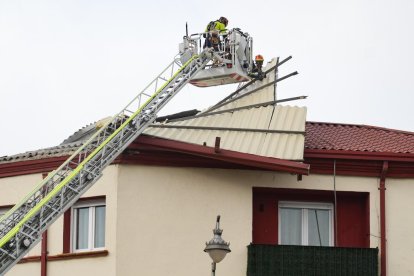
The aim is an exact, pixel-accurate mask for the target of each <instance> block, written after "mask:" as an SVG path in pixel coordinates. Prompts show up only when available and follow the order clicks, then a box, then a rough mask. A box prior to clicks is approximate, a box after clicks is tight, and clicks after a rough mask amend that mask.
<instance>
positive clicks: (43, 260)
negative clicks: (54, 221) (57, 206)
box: [40, 230, 48, 276]
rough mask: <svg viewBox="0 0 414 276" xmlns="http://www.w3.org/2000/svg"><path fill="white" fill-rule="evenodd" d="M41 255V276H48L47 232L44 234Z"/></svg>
mask: <svg viewBox="0 0 414 276" xmlns="http://www.w3.org/2000/svg"><path fill="white" fill-rule="evenodd" d="M41 250H42V251H41V255H40V276H46V275H47V253H48V252H47V230H46V231H45V232H44V233H43V234H42V249H41Z"/></svg>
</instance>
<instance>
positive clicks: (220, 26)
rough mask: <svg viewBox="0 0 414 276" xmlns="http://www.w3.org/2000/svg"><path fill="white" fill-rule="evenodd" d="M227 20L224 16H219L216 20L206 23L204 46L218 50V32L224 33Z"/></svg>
mask: <svg viewBox="0 0 414 276" xmlns="http://www.w3.org/2000/svg"><path fill="white" fill-rule="evenodd" d="M228 23H229V21H228V20H227V18H225V17H223V16H222V17H220V18H219V19H218V20H215V21H211V22H210V23H208V25H207V27H206V30H205V31H204V32H205V34H203V37H204V38H205V39H206V40H205V42H204V48H211V47H213V48H214V51H218V50H219V45H220V36H219V34H223V33H226V31H227V29H226V27H227V24H228Z"/></svg>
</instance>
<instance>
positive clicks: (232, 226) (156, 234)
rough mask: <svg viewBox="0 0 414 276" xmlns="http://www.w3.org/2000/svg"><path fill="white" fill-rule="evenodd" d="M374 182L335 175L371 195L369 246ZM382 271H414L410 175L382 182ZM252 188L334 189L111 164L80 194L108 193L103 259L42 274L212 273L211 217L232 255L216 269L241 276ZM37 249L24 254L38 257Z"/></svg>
mask: <svg viewBox="0 0 414 276" xmlns="http://www.w3.org/2000/svg"><path fill="white" fill-rule="evenodd" d="M41 178H42V176H41V174H36V175H28V176H19V177H10V178H1V179H0V190H1V191H2V194H3V191H5V193H4V194H6V193H7V194H8V195H10V196H7V197H6V196H0V206H1V205H9V204H13V203H15V202H17V201H18V200H20V198H22V196H23V195H25V194H26V193H27V192H28V191H30V190H31V188H32V187H33V185H35V184H36V183H38V182H39V181H40V180H41ZM378 185H379V180H378V179H377V178H371V177H348V176H337V177H336V188H337V190H338V191H361V192H369V193H370V227H371V237H370V240H371V247H377V246H378V247H379V246H380V243H379V238H378V237H379V236H380V231H379V228H380V227H379V191H378ZM386 185H387V191H386V200H387V206H386V207H387V211H386V214H387V231H388V232H387V245H388V262H387V265H388V271H387V272H388V274H389V275H411V274H413V273H414V264H413V263H412V262H411V259H412V257H413V248H414V238H413V237H412V233H413V232H414V223H413V222H412V220H411V216H410V214H411V213H410V210H412V209H413V207H414V200H413V198H414V189H413V188H412V187H411V186H412V185H414V180H399V179H387V181H386ZM252 187H275V188H292V189H320V190H332V189H333V176H324V175H312V176H304V177H303V180H302V181H297V179H296V176H295V175H290V174H284V173H274V172H259V171H240V170H222V169H203V168H167V167H152V166H135V165H119V166H110V167H108V168H107V169H106V170H105V171H104V176H103V177H102V178H101V179H100V180H99V181H98V183H96V184H95V185H94V186H93V187H92V188H91V189H90V190H89V191H88V192H87V193H86V194H85V195H84V197H89V196H96V195H106V203H107V209H106V211H107V221H106V248H107V249H108V251H109V256H107V257H99V258H86V259H73V260H65V261H53V262H49V263H48V275H62V276H66V275H73V273H74V271H76V274H77V275H92V274H96V275H119V276H124V275H125V276H128V275H151V276H158V275H163V276H164V275H184V276H186V275H188V276H190V275H191V276H193V275H210V262H211V261H210V258H209V257H208V255H207V254H206V253H204V252H203V249H204V247H205V242H206V241H207V240H209V239H211V238H212V231H211V230H212V229H213V228H214V225H215V218H216V215H217V214H220V215H221V216H222V220H221V227H222V228H223V229H224V232H223V238H224V239H225V240H227V241H230V242H231V245H230V247H231V249H232V252H231V253H230V254H229V255H228V256H227V257H226V259H225V260H224V261H223V262H222V263H220V264H218V266H217V274H220V275H227V276H232V275H234V276H236V275H245V273H246V266H247V249H246V246H247V245H248V244H249V243H250V242H251V239H252ZM62 233H63V223H62V219H59V220H58V221H57V222H56V223H55V224H54V225H52V226H51V228H50V229H49V248H48V250H49V254H50V255H56V254H60V253H62V244H63V240H62ZM39 254H40V246H39V245H38V246H36V248H35V249H34V250H32V251H31V252H30V254H29V255H30V256H34V255H39ZM39 273H40V264H39V263H26V264H19V265H16V266H15V268H13V269H12V270H11V271H10V272H9V273H8V274H7V275H19V276H20V275H38V274H39Z"/></svg>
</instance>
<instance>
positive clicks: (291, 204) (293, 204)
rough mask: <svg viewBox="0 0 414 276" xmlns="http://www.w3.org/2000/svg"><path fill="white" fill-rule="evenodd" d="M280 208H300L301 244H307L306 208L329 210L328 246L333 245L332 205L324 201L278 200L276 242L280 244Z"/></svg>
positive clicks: (307, 223)
mask: <svg viewBox="0 0 414 276" xmlns="http://www.w3.org/2000/svg"><path fill="white" fill-rule="evenodd" d="M281 208H294V209H302V242H301V245H302V246H308V245H309V240H308V236H309V231H308V225H309V222H308V210H309V209H319V210H328V211H329V246H334V220H333V216H334V205H333V204H332V203H326V202H301V201H279V204H278V225H279V226H278V243H279V244H282V236H281V235H282V233H281V232H282V231H281V214H280V209H281Z"/></svg>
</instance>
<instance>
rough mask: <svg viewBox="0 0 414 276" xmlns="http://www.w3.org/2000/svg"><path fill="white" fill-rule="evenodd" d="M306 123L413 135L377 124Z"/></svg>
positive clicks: (307, 122) (413, 133) (410, 132)
mask: <svg viewBox="0 0 414 276" xmlns="http://www.w3.org/2000/svg"><path fill="white" fill-rule="evenodd" d="M306 124H323V125H338V126H350V127H360V128H370V129H375V130H383V131H387V132H394V133H401V134H407V135H414V132H412V131H406V130H400V129H393V128H386V127H379V126H372V125H365V124H348V123H332V122H316V121H306Z"/></svg>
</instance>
